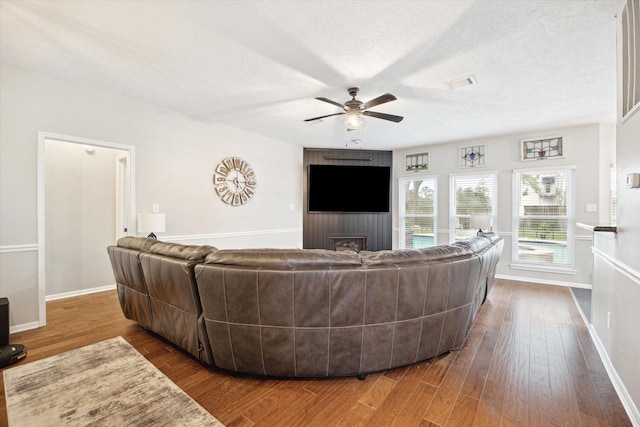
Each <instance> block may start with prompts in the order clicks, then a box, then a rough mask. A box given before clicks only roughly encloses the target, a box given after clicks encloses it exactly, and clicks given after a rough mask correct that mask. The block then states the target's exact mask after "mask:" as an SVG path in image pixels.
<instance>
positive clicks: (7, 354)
mask: <svg viewBox="0 0 640 427" xmlns="http://www.w3.org/2000/svg"><path fill="white" fill-rule="evenodd" d="M26 356H27V348H26V347H25V346H23V345H22V344H13V345H11V344H9V299H8V298H5V297H3V298H0V368H3V367H5V366H7V365H10V364H12V363H15V362H17V361H18V360H20V359H24V358H25V357H26Z"/></svg>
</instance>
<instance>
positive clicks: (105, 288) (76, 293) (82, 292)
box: [45, 283, 116, 301]
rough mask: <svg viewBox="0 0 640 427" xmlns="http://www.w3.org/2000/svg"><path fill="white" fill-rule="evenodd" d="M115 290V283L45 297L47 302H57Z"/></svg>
mask: <svg viewBox="0 0 640 427" xmlns="http://www.w3.org/2000/svg"><path fill="white" fill-rule="evenodd" d="M113 289H116V285H115V283H114V284H113V285H107V286H98V287H97V288H90V289H79V290H77V291H71V292H62V293H60V294H53V295H47V296H46V297H45V301H55V300H58V299H64V298H71V297H77V296H80V295H89V294H95V293H96V292H104V291H110V290H113Z"/></svg>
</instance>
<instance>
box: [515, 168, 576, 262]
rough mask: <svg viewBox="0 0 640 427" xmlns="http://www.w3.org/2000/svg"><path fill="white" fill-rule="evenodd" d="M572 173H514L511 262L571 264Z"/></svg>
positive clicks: (572, 248)
mask: <svg viewBox="0 0 640 427" xmlns="http://www.w3.org/2000/svg"><path fill="white" fill-rule="evenodd" d="M574 205H575V202H574V170H573V169H572V168H565V169H527V170H516V171H514V172H513V262H514V263H518V264H532V265H538V266H543V265H546V266H551V267H559V268H572V267H573V264H574V235H575V207H574Z"/></svg>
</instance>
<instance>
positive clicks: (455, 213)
mask: <svg viewBox="0 0 640 427" xmlns="http://www.w3.org/2000/svg"><path fill="white" fill-rule="evenodd" d="M497 193H498V191H497V179H496V174H495V173H494V172H487V173H483V174H473V175H466V174H465V175H451V177H450V186H449V240H450V241H451V242H454V241H456V240H464V239H468V238H470V237H472V236H475V235H476V234H477V232H478V230H477V229H476V228H473V227H472V221H471V217H472V215H473V216H478V217H485V218H487V219H488V220H489V221H490V223H491V227H490V230H497V228H498V226H497V224H498V220H497V213H498V209H497V206H498V205H497V202H498V200H497ZM484 231H487V230H486V229H484Z"/></svg>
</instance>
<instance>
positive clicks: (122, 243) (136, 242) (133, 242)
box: [117, 236, 158, 252]
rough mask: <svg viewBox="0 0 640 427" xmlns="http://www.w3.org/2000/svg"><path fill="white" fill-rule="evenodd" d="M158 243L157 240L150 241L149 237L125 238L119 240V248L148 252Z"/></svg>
mask: <svg viewBox="0 0 640 427" xmlns="http://www.w3.org/2000/svg"><path fill="white" fill-rule="evenodd" d="M156 243H158V241H157V240H156V239H149V238H147V237H133V236H125V237H121V238H119V239H118V243H117V244H118V247H121V248H127V249H137V250H139V251H144V252H147V251H148V250H149V248H150V247H151V246H153V245H154V244H156Z"/></svg>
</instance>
